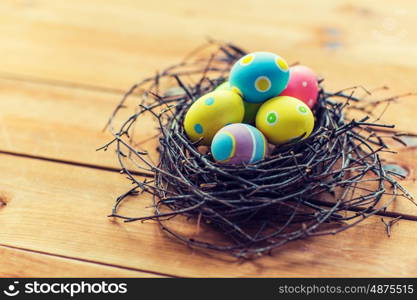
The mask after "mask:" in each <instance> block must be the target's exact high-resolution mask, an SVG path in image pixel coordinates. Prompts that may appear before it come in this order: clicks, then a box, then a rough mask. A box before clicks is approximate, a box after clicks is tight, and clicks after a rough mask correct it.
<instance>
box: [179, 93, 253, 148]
mask: <svg viewBox="0 0 417 300" xmlns="http://www.w3.org/2000/svg"><path fill="white" fill-rule="evenodd" d="M244 112H245V110H244V106H243V99H242V97H241V96H240V95H239V94H237V93H234V92H232V91H228V90H217V91H213V92H210V93H208V94H206V95H204V96H202V97H200V98H199V99H197V100H196V101H195V102H194V103H193V104H192V105H191V106H190V108H189V109H188V111H187V113H186V115H185V118H184V130H185V133H186V134H187V136H188V138H189V139H190V140H191V141H192V142H197V141H199V144H201V145H210V143H211V141H212V139H213V137H214V135H215V134H216V133H217V131H219V130H220V129H221V128H223V127H224V126H226V125H228V124H233V123H241V122H242V120H243V116H244Z"/></svg>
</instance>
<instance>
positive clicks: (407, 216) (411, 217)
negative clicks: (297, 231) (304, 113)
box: [0, 150, 417, 245]
mask: <svg viewBox="0 0 417 300" xmlns="http://www.w3.org/2000/svg"><path fill="white" fill-rule="evenodd" d="M0 154H4V155H10V156H15V157H22V158H28V159H35V160H40V161H47V162H52V163H59V164H64V165H69V166H74V167H81V168H89V169H95V170H100V171H107V172H116V173H120V169H116V168H111V167H104V166H97V165H89V164H85V163H78V162H71V161H65V160H59V159H53V158H47V157H40V156H35V155H28V154H20V153H13V152H7V151H1V150H0ZM129 172H130V173H131V174H132V175H137V176H143V177H148V178H152V177H153V175H152V174H147V173H140V172H136V171H132V170H129ZM321 204H322V205H323V206H329V204H328V203H326V202H322V203H321ZM353 211H357V210H353ZM375 216H381V217H391V218H396V217H401V219H404V220H409V221H417V215H415V216H414V215H410V214H406V213H397V212H395V211H379V212H377V213H376V214H375ZM0 245H1V244H0Z"/></svg>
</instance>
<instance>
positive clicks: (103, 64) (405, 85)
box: [0, 0, 417, 277]
mask: <svg viewBox="0 0 417 300" xmlns="http://www.w3.org/2000/svg"><path fill="white" fill-rule="evenodd" d="M416 17H417V4H416V3H415V2H413V1H406V0H403V1H392V2H390V3H382V2H381V1H373V0H361V1H359V0H358V1H356V0H355V1H353V0H343V1H331V0H321V1H298V0H297V1H277V0H268V1H220V0H215V1H211V2H210V3H208V2H203V1H185V0H183V1H175V2H172V1H167V0H165V1H162V0H155V1H134V0H120V1H115V0H113V1H110V0H105V1H101V0H100V1H99V0H91V1H82V0H73V1H63V0H59V1H55V0H3V1H0V33H1V35H0V42H1V43H0V57H1V58H2V59H1V63H0V169H1V170H2V172H1V173H0V228H1V230H0V276H3V277H5V276H73V277H74V276H88V277H90V276H91V277H94V276H103V277H118V276H125V277H131V276H137V277H149V276H155V277H156V276H184V277H191V276H200V277H202V276H227V277H236V276H311V277H313V276H349V277H357V276H417V251H413V250H417V249H416V246H415V245H416V242H417V234H416V232H417V222H416V220H417V207H416V206H415V205H413V204H412V203H411V202H409V201H405V200H403V199H401V200H399V201H397V202H396V203H395V205H393V206H392V207H390V209H389V210H388V213H387V215H385V216H381V215H379V216H375V217H373V218H370V219H369V220H367V221H366V222H364V223H362V224H361V225H359V226H357V227H355V228H352V229H350V230H348V231H345V232H343V233H340V234H339V235H336V236H326V237H320V238H315V239H308V240H304V241H297V242H294V243H291V244H289V245H288V246H286V247H284V248H283V249H282V250H280V251H278V252H277V253H276V254H275V255H273V256H272V257H262V258H260V259H258V260H256V261H252V262H244V263H243V262H241V261H235V260H234V259H232V258H230V257H221V258H215V257H213V256H210V255H207V254H204V253H201V252H200V251H197V250H192V249H189V248H187V247H185V246H184V245H182V244H179V243H178V242H175V241H173V240H171V239H170V238H168V237H166V236H165V235H164V234H163V233H162V232H161V231H160V230H159V229H158V226H157V225H156V224H153V223H151V222H147V223H144V224H140V223H138V224H133V223H132V224H124V223H123V222H120V221H116V220H109V219H108V218H107V217H106V215H108V214H109V212H110V210H111V206H112V203H113V201H114V199H115V197H117V196H118V195H119V194H120V193H121V192H123V191H125V190H126V189H127V188H128V187H129V182H127V181H126V180H125V179H124V177H123V176H121V175H120V174H119V173H118V172H117V170H118V164H117V161H116V158H115V155H114V153H113V152H112V151H108V152H95V149H96V148H98V147H99V146H101V145H102V144H104V143H105V142H107V141H108V139H109V137H110V136H109V134H108V133H107V132H103V131H102V128H103V126H104V124H105V122H106V120H107V118H108V116H109V114H110V113H111V111H112V109H113V107H114V106H115V105H116V103H117V102H118V101H119V99H120V97H121V96H122V94H123V92H124V91H125V90H126V89H128V87H129V86H130V85H131V84H133V83H135V82H137V81H139V80H140V79H141V78H143V77H145V76H149V75H152V74H154V73H155V71H156V70H158V69H161V68H164V67H166V66H168V65H170V64H173V63H176V62H178V61H179V60H180V59H182V58H183V57H184V55H185V54H186V53H187V52H189V51H190V50H191V49H193V48H195V47H197V46H199V45H200V44H202V43H203V42H204V41H205V39H206V38H207V37H212V38H215V39H219V40H225V41H231V42H233V43H236V44H238V45H241V46H242V47H244V48H246V49H247V50H269V51H273V52H278V53H280V54H281V55H282V56H284V57H286V58H287V60H288V61H290V62H296V61H300V62H302V63H304V64H307V65H309V66H311V67H312V68H314V69H315V70H317V72H318V73H319V74H320V75H321V76H323V77H324V78H325V79H326V80H325V86H326V88H328V89H330V90H338V89H341V88H345V87H350V86H355V85H363V86H365V87H367V88H368V89H370V90H372V89H376V88H379V87H382V86H388V87H389V90H384V91H380V92H375V93H374V94H373V95H372V96H371V97H373V98H384V97H389V96H392V95H397V94H403V93H408V92H417V87H416V81H415V78H417V52H416V51H415V49H416V48H417V28H416V26H415V18H416ZM416 111H417V97H416V96H410V97H407V98H404V99H402V100H400V101H398V102H396V103H394V104H392V105H390V107H389V108H388V110H387V112H386V113H385V114H384V115H383V116H382V121H384V122H388V123H395V124H396V125H397V130H400V131H406V132H409V133H413V134H417V126H416V125H417V121H416V117H415V114H416ZM123 116H124V115H123V114H122V115H121V118H123ZM147 125H149V127H152V123H151V121H149V122H148V124H147ZM148 138H149V133H146V132H141V133H140V136H139V139H143V141H147V139H148ZM408 143H409V146H408V147H404V146H401V145H395V146H394V147H395V149H396V151H398V154H397V155H395V156H394V155H387V156H386V158H387V160H388V161H389V162H392V163H393V164H398V165H400V166H402V167H403V168H405V169H406V170H407V171H408V177H407V178H406V179H405V180H403V181H402V184H404V186H406V187H407V188H408V189H409V190H410V191H411V192H413V193H414V194H415V195H416V194H417V183H416V178H417V171H416V168H417V159H416V151H417V138H409V139H408ZM153 146H154V144H153V143H152V142H149V141H147V142H144V143H143V144H142V145H141V147H145V148H148V149H150V148H152V147H153ZM149 204H150V202H149V199H146V197H143V199H141V200H140V201H139V200H133V199H132V200H131V201H129V202H127V203H126V205H125V206H124V207H123V209H124V212H125V213H127V214H131V215H136V214H137V213H138V212H139V213H146V211H148V210H149V208H147V206H148V205H149ZM390 216H391V217H396V216H403V219H402V220H400V221H399V222H398V223H396V224H395V225H394V226H393V228H392V234H391V237H388V236H387V234H386V232H385V227H384V224H383V223H382V222H381V218H384V220H386V221H388V220H389V219H390ZM186 225H187V224H184V226H186Z"/></svg>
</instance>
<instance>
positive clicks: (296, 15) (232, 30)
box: [0, 0, 417, 90]
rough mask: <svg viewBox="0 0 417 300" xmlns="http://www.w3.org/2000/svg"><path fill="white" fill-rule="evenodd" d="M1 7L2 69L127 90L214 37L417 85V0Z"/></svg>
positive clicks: (108, 1) (17, 3)
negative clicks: (416, 0)
mask: <svg viewBox="0 0 417 300" xmlns="http://www.w3.org/2000/svg"><path fill="white" fill-rule="evenodd" d="M0 13H1V19H0V25H1V27H0V28H1V29H0V30H1V48H0V51H1V52H0V54H1V57H2V63H1V64H0V72H1V74H2V75H6V74H9V75H16V76H20V77H24V76H26V77H29V78H40V79H43V80H57V81H62V82H68V83H74V84H82V85H89V86H94V87H100V88H107V89H116V90H123V89H125V88H127V87H128V86H129V85H131V84H132V83H133V82H136V81H137V80H138V79H140V78H142V77H143V76H146V75H149V74H150V73H153V72H155V70H158V69H161V68H162V67H164V66H166V65H168V64H171V63H174V62H177V61H178V60H179V59H180V58H182V57H183V56H184V55H185V54H186V53H187V52H189V51H190V50H191V49H193V48H195V47H196V46H198V45H200V44H202V43H203V42H204V41H205V40H206V38H208V37H210V38H213V39H219V40H222V41H229V42H233V43H235V44H237V45H240V46H242V47H243V48H245V49H247V50H248V51H256V50H270V51H273V52H278V53H279V54H280V55H282V56H283V57H285V58H287V60H288V61H289V62H296V61H298V62H302V63H304V64H307V65H309V66H311V67H312V68H314V69H315V70H316V71H317V72H318V73H320V74H321V75H322V76H324V77H326V78H328V81H329V83H332V85H335V86H339V85H340V86H346V85H355V84H359V83H360V84H366V85H370V86H373V85H382V84H390V85H392V86H394V85H396V84H399V85H401V86H402V87H404V88H408V89H410V88H413V87H414V86H413V85H414V81H413V80H412V77H413V76H414V75H415V68H416V66H417V60H416V57H417V53H416V51H415V49H416V43H417V27H416V26H415V25H416V21H415V20H416V16H417V5H416V4H415V2H414V1H406V0H403V1H384V2H381V1H376V0H342V1H332V0H318V1H306V0H292V1H279V0H260V1H253V0H252V1H251V0H234V1H221V0H213V1H186V0H178V1H175V2H172V1H168V0H165V1H164V0H153V1H144V0H118V1H114V0H90V1H83V0H73V1H61V0H2V1H1V2H0ZM382 74H383V75H382Z"/></svg>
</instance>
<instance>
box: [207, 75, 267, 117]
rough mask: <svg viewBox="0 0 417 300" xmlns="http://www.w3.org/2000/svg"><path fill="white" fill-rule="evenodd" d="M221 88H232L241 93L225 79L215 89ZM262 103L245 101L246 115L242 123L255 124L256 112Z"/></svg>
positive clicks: (219, 89)
mask: <svg viewBox="0 0 417 300" xmlns="http://www.w3.org/2000/svg"><path fill="white" fill-rule="evenodd" d="M221 90H229V91H230V90H231V91H234V92H237V93H239V91H238V90H237V89H233V88H232V87H231V86H230V82H229V81H225V82H223V83H222V84H220V85H219V86H217V87H216V88H215V91H221ZM261 104H262V103H251V102H247V101H243V105H244V106H245V115H244V117H243V121H242V123H246V124H255V118H256V113H257V112H258V109H259V107H261Z"/></svg>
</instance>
